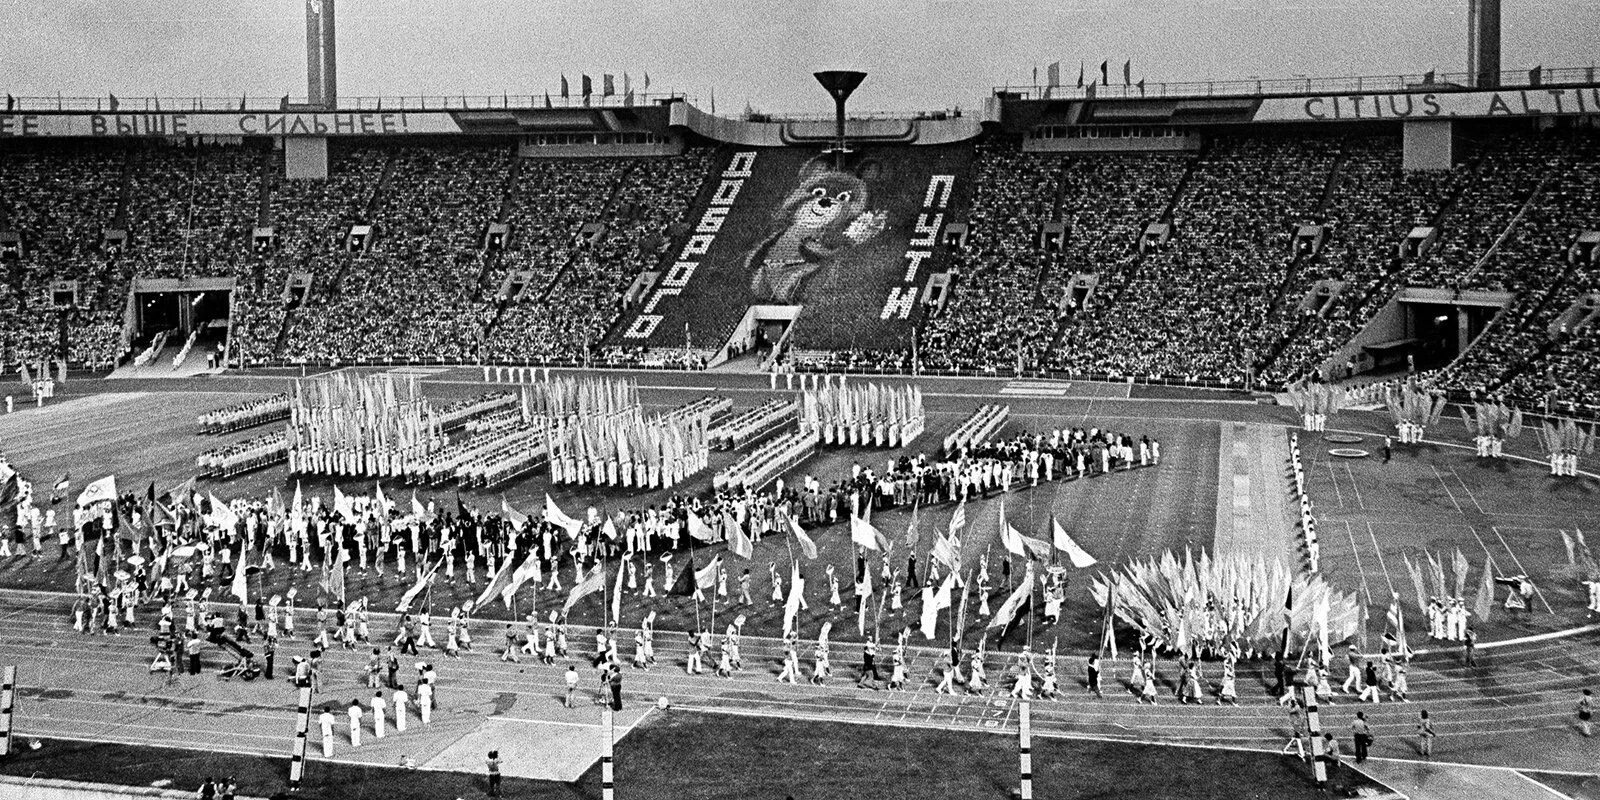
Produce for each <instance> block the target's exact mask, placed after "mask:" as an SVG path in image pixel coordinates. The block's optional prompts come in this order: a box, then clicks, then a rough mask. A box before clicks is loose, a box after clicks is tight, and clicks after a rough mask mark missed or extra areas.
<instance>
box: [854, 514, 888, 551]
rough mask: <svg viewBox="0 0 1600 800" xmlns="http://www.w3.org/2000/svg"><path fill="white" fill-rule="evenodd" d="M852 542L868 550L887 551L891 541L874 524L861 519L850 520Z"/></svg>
mask: <svg viewBox="0 0 1600 800" xmlns="http://www.w3.org/2000/svg"><path fill="white" fill-rule="evenodd" d="M850 541H851V543H852V544H856V545H860V546H861V547H865V548H867V549H868V550H877V551H880V552H882V551H887V550H888V549H889V540H888V539H887V538H886V537H884V535H883V534H882V533H880V532H879V531H878V529H877V528H874V527H872V523H870V522H868V521H866V520H864V519H862V518H860V517H851V518H850Z"/></svg>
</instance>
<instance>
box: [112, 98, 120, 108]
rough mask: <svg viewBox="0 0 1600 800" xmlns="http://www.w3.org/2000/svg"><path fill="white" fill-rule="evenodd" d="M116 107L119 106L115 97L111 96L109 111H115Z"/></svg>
mask: <svg viewBox="0 0 1600 800" xmlns="http://www.w3.org/2000/svg"><path fill="white" fill-rule="evenodd" d="M118 105H120V103H118V102H117V96H116V95H111V110H112V111H116V110H117V106H118Z"/></svg>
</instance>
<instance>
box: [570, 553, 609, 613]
mask: <svg viewBox="0 0 1600 800" xmlns="http://www.w3.org/2000/svg"><path fill="white" fill-rule="evenodd" d="M605 588H606V572H605V565H603V564H596V565H594V569H592V570H589V574H588V576H587V577H585V578H584V579H583V580H581V581H578V583H577V585H576V586H573V587H572V593H571V594H569V595H567V602H565V603H563V604H562V605H561V613H562V614H566V613H567V612H569V611H571V610H572V607H573V606H575V605H577V604H578V601H579V600H582V599H583V598H585V597H587V596H589V595H591V594H594V593H595V592H598V591H601V590H603V589H605Z"/></svg>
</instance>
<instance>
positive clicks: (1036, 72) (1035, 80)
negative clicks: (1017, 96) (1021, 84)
mask: <svg viewBox="0 0 1600 800" xmlns="http://www.w3.org/2000/svg"><path fill="white" fill-rule="evenodd" d="M1033 85H1034V86H1038V85H1039V66H1038V65H1037V64H1035V65H1034V67H1033Z"/></svg>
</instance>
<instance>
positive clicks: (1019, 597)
mask: <svg viewBox="0 0 1600 800" xmlns="http://www.w3.org/2000/svg"><path fill="white" fill-rule="evenodd" d="M1032 597H1033V562H1032V561H1029V562H1028V569H1027V571H1025V572H1024V573H1023V577H1022V583H1020V584H1018V585H1017V588H1016V589H1015V590H1013V591H1012V592H1011V596H1010V597H1007V598H1006V601H1005V602H1004V603H1001V604H1000V608H998V609H996V610H995V612H994V617H993V618H991V619H990V620H989V624H988V626H987V629H988V630H994V629H995V628H999V629H1000V635H1001V636H1004V635H1005V632H1006V630H1007V629H1009V628H1010V627H1011V625H1012V623H1014V622H1016V621H1017V617H1018V615H1019V614H1021V613H1022V609H1023V608H1024V607H1025V606H1027V605H1029V602H1028V601H1029V600H1030V599H1031V598H1032Z"/></svg>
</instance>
